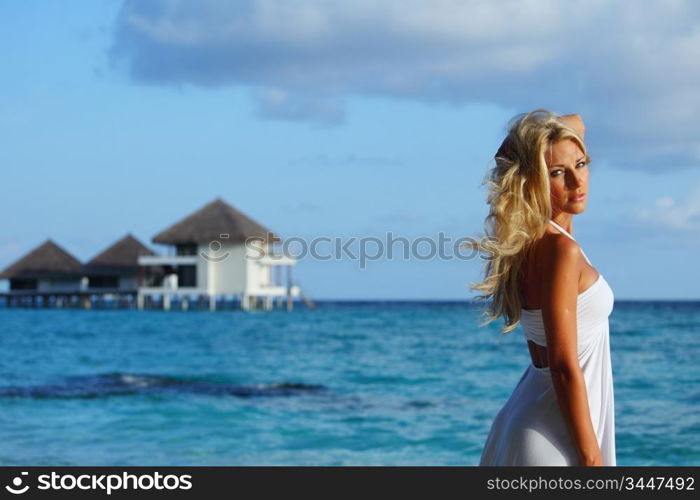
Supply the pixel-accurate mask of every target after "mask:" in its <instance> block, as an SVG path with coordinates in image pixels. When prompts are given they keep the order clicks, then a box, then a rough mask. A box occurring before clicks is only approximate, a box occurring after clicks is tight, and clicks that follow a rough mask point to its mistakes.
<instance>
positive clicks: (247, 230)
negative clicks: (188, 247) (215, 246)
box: [151, 198, 282, 245]
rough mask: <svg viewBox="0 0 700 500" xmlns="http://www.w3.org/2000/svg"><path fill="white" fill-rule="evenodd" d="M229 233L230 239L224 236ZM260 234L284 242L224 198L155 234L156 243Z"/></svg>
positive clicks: (237, 238) (236, 238)
mask: <svg viewBox="0 0 700 500" xmlns="http://www.w3.org/2000/svg"><path fill="white" fill-rule="evenodd" d="M222 234H227V235H228V238H224V237H222V236H221V235H222ZM252 236H257V237H260V238H264V239H265V240H266V241H270V242H272V241H282V240H281V238H280V237H279V236H277V235H276V234H274V233H273V232H272V231H270V230H269V229H267V228H266V227H264V226H262V225H260V224H259V223H258V222H256V221H254V220H253V219H251V218H250V217H248V216H247V215H245V214H243V213H241V212H240V211H238V210H237V209H235V208H234V207H232V206H231V205H229V204H228V203H226V202H225V201H224V200H222V199H221V198H216V199H215V200H214V201H212V202H210V203H208V204H207V205H205V206H204V207H202V208H200V209H199V210H197V211H196V212H194V213H192V214H191V215H188V216H187V217H185V218H184V219H182V220H181V221H179V222H177V223H175V224H174V225H172V226H170V227H169V228H167V229H165V230H163V231H161V232H160V233H158V234H157V235H156V236H154V237H153V239H152V240H151V241H153V243H166V244H170V245H177V244H187V243H210V242H212V241H219V242H222V243H225V242H244V241H245V240H246V239H247V238H250V237H252Z"/></svg>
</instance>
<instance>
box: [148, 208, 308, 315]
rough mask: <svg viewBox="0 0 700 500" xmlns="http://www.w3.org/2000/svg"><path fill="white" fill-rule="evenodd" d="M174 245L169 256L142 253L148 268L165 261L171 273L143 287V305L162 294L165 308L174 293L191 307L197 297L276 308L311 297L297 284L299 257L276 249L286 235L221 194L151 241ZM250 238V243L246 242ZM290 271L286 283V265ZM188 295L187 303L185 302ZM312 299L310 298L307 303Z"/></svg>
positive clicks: (211, 302)
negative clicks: (294, 272)
mask: <svg viewBox="0 0 700 500" xmlns="http://www.w3.org/2000/svg"><path fill="white" fill-rule="evenodd" d="M151 241H152V242H153V243H158V244H162V245H167V246H168V254H169V255H158V256H141V257H139V259H138V262H139V265H140V266H141V267H142V269H148V268H149V267H150V266H163V267H164V268H165V269H166V271H165V272H166V276H165V278H164V280H163V282H162V284H161V285H159V286H142V287H139V289H138V307H139V308H142V307H143V306H144V300H145V299H146V298H147V297H149V296H155V295H157V296H160V297H161V298H162V301H163V308H164V309H168V308H169V307H170V300H171V298H172V297H179V298H180V299H181V300H180V303H181V304H182V306H183V307H187V304H188V302H189V300H191V298H192V297H197V300H202V298H203V299H204V300H206V301H207V302H208V304H209V308H210V309H212V310H213V309H215V308H216V302H217V297H219V296H234V297H235V298H236V299H237V300H238V301H239V303H240V307H241V308H242V309H245V310H248V309H251V308H258V304H259V305H260V306H261V307H262V308H264V309H272V307H273V300H274V299H277V302H278V305H281V303H282V299H283V298H286V302H287V308H288V309H289V308H291V305H292V301H293V299H294V298H295V297H299V296H301V297H302V299H303V300H305V301H308V299H306V298H305V297H304V296H303V294H301V291H300V290H299V287H298V286H295V285H293V284H292V281H291V266H293V265H294V264H296V260H294V259H293V258H290V257H288V256H284V255H278V254H275V253H274V250H273V246H274V244H275V243H279V242H281V241H282V239H281V238H280V237H279V236H277V235H276V234H275V233H273V232H272V231H271V230H269V229H268V228H266V227H264V226H262V225H261V224H260V223H258V222H257V221H255V220H253V219H252V218H250V217H249V216H247V215H245V214H244V213H242V212H241V211H239V210H238V209H236V208H234V207H233V206H231V205H230V204H228V203H226V202H225V201H224V200H222V199H221V198H216V199H214V200H213V201H211V202H210V203H208V204H207V205H205V206H203V207H201V208H200V209H198V210H196V211H195V212H193V213H191V214H190V215H188V216H186V217H185V218H183V219H182V220H180V221H178V222H176V223H175V224H173V225H172V226H170V227H168V228H166V229H164V230H163V231H161V232H160V233H158V234H157V235H156V236H154V237H153V239H152V240H151ZM246 242H248V243H247V244H246ZM283 268H285V269H286V270H287V280H286V283H284V282H283V281H282V269H283ZM183 300H184V303H183ZM307 304H310V301H309V302H307Z"/></svg>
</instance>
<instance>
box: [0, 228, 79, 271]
mask: <svg viewBox="0 0 700 500" xmlns="http://www.w3.org/2000/svg"><path fill="white" fill-rule="evenodd" d="M81 267H82V265H81V264H80V261H79V260H78V259H76V258H75V257H73V256H72V255H71V254H69V253H68V252H67V251H66V250H64V249H63V248H61V247H60V246H58V245H57V244H56V243H54V242H53V241H52V240H51V239H50V238H49V239H47V240H46V241H45V242H44V243H42V244H41V245H39V246H38V247H36V248H35V249H34V250H32V251H31V252H29V253H28V254H27V255H25V256H24V257H22V258H21V259H19V260H18V261H16V262H15V263H14V264H11V265H10V266H9V267H7V268H5V269H4V270H3V271H2V273H0V279H11V278H49V277H79V276H80V275H81Z"/></svg>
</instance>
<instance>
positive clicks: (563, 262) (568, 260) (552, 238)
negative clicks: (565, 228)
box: [537, 232, 581, 276]
mask: <svg viewBox="0 0 700 500" xmlns="http://www.w3.org/2000/svg"><path fill="white" fill-rule="evenodd" d="M537 254H538V259H537V261H538V267H539V268H540V270H541V272H542V275H543V276H554V275H556V274H561V273H562V271H563V272H564V273H565V274H569V273H571V272H577V271H578V268H579V263H580V255H581V252H580V250H579V245H578V243H577V242H575V241H574V240H572V239H571V238H569V237H567V236H565V235H563V234H561V233H559V232H551V233H550V232H546V233H545V234H544V235H543V236H542V238H541V240H540V242H539V244H538V251H537Z"/></svg>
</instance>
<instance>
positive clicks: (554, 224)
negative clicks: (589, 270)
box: [549, 219, 593, 266]
mask: <svg viewBox="0 0 700 500" xmlns="http://www.w3.org/2000/svg"><path fill="white" fill-rule="evenodd" d="M549 222H551V223H552V225H553V226H554V227H556V228H557V229H558V230H559V231H561V232H562V233H564V234H565V235H567V236H568V237H569V238H571V239H572V240H574V241H576V238H574V237H573V236H571V235H570V234H569V233H568V232H567V231H566V229H564V228H563V227H561V226H560V225H559V224H557V223H556V222H554V221H553V220H552V219H549ZM579 248H580V249H581V253H582V254H583V258H584V259H586V262H588V265H590V266H592V265H593V264H591V261H590V260H588V257H587V256H586V252H584V251H583V248H581V245H579Z"/></svg>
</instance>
